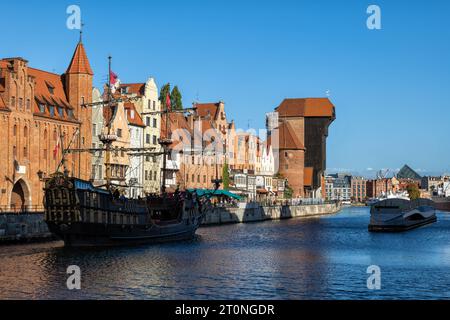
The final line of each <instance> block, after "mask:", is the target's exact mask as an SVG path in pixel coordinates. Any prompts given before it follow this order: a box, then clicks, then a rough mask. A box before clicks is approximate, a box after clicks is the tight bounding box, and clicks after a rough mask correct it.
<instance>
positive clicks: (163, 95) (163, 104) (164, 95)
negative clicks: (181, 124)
mask: <svg viewBox="0 0 450 320" xmlns="http://www.w3.org/2000/svg"><path fill="white" fill-rule="evenodd" d="M167 94H170V83H167V84H165V85H164V86H163V87H162V88H161V91H160V93H159V101H161V109H162V110H165V109H166V106H167V103H166V101H167ZM171 99H172V98H171ZM171 103H172V104H173V102H172V101H171Z"/></svg>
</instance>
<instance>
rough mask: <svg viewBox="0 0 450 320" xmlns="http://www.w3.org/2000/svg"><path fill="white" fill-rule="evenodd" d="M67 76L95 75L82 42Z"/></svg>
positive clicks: (76, 50) (74, 55)
mask: <svg viewBox="0 0 450 320" xmlns="http://www.w3.org/2000/svg"><path fill="white" fill-rule="evenodd" d="M66 73H67V74H79V73H81V74H90V75H93V74H94V73H93V72H92V69H91V65H90V64H89V60H88V58H87V55H86V51H85V50H84V46H83V44H82V43H81V42H80V43H78V45H77V48H76V49H75V53H74V54H73V57H72V61H71V62H70V65H69V68H67V71H66Z"/></svg>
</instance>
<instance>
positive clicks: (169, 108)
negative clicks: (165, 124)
mask: <svg viewBox="0 0 450 320" xmlns="http://www.w3.org/2000/svg"><path fill="white" fill-rule="evenodd" d="M166 107H167V110H169V111H172V104H171V102H170V94H169V93H168V92H167V97H166Z"/></svg>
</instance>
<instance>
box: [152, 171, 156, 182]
mask: <svg viewBox="0 0 450 320" xmlns="http://www.w3.org/2000/svg"><path fill="white" fill-rule="evenodd" d="M156 174H157V172H156V171H153V180H155V181H156Z"/></svg>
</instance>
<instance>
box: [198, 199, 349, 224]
mask: <svg viewBox="0 0 450 320" xmlns="http://www.w3.org/2000/svg"><path fill="white" fill-rule="evenodd" d="M341 209H342V205H341V204H340V203H327V204H311V205H276V206H261V205H248V206H245V207H243V208H242V207H241V208H220V207H217V208H213V209H212V210H211V211H210V212H208V213H207V214H206V216H205V218H204V220H203V225H220V224H228V223H247V222H258V221H266V220H281V219H292V218H300V217H313V216H320V215H328V214H335V213H337V212H339V211H340V210H341Z"/></svg>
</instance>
